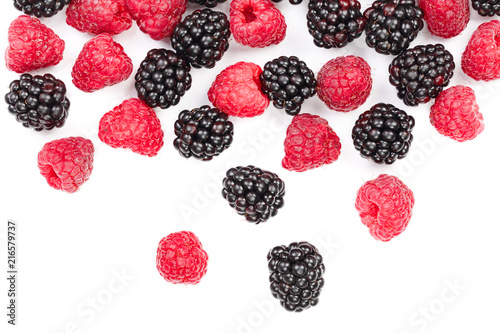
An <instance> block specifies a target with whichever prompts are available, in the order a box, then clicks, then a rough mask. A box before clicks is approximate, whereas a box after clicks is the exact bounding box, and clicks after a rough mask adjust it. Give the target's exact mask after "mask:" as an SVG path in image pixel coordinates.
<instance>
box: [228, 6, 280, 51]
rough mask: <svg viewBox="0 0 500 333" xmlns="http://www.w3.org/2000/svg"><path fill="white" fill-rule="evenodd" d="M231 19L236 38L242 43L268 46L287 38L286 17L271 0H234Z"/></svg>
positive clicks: (230, 13)
mask: <svg viewBox="0 0 500 333" xmlns="http://www.w3.org/2000/svg"><path fill="white" fill-rule="evenodd" d="M229 20H230V28H231V33H232V34H233V36H234V40H235V41H236V42H238V43H240V44H243V45H247V46H251V47H266V46H269V45H272V44H279V43H281V42H282V41H283V39H285V35H286V23H285V17H284V16H283V14H281V12H280V11H279V9H278V8H276V7H275V6H274V5H273V4H272V2H270V1H269V0H233V1H231V7H230V10H229Z"/></svg>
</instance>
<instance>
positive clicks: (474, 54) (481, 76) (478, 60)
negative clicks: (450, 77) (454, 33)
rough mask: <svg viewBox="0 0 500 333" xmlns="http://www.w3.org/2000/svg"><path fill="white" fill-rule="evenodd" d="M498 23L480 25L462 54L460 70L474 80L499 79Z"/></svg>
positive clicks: (499, 44) (499, 46) (499, 31)
mask: <svg viewBox="0 0 500 333" xmlns="http://www.w3.org/2000/svg"><path fill="white" fill-rule="evenodd" d="M499 35H500V21H498V20H492V21H490V22H486V23H483V24H481V25H480V26H479V27H478V28H477V29H476V31H474V33H473V34H472V37H471V39H470V40H469V43H468V44H467V47H466V48H465V51H464V53H463V54H462V70H463V71H464V73H465V74H467V75H468V76H470V77H471V78H473V79H474V80H478V81H479V80H483V81H491V80H495V79H498V78H500V38H499V37H498V36H499Z"/></svg>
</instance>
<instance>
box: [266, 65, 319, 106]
mask: <svg viewBox="0 0 500 333" xmlns="http://www.w3.org/2000/svg"><path fill="white" fill-rule="evenodd" d="M260 83H261V89H262V92H263V93H264V94H266V95H267V97H268V98H269V99H270V100H271V101H272V102H273V104H274V106H275V107H276V108H278V109H283V108H284V109H285V111H286V113H288V114H289V115H296V114H298V113H299V112H300V107H301V105H302V103H303V102H304V100H306V99H307V98H309V97H311V96H314V95H315V94H316V85H317V82H316V78H315V77H314V72H313V71H312V70H311V69H309V67H307V65H306V63H305V62H303V61H301V60H299V58H297V57H296V56H291V57H286V56H281V57H279V58H276V59H274V60H272V61H269V62H267V63H266V64H265V65H264V69H263V70H262V73H261V74H260Z"/></svg>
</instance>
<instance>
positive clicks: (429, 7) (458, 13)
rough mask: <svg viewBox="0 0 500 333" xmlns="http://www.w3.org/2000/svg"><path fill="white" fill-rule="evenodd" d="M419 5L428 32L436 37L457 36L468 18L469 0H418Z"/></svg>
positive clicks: (465, 25) (467, 21)
mask: <svg viewBox="0 0 500 333" xmlns="http://www.w3.org/2000/svg"><path fill="white" fill-rule="evenodd" d="M419 6H420V8H422V10H423V11H424V19H425V21H426V22H427V28H428V29H429V32H430V33H431V34H433V35H436V36H438V37H443V38H451V37H455V36H457V35H458V34H460V33H461V32H462V31H463V30H464V29H465V27H467V23H469V20H470V10H469V0H453V1H449V0H420V2H419Z"/></svg>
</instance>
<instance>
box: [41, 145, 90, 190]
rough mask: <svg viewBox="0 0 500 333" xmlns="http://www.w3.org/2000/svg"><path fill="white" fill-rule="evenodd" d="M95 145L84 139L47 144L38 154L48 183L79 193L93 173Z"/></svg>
mask: <svg viewBox="0 0 500 333" xmlns="http://www.w3.org/2000/svg"><path fill="white" fill-rule="evenodd" d="M93 162H94V145H93V144H92V141H90V140H88V139H85V138H82V137H69V138H64V139H59V140H54V141H51V142H48V143H46V144H45V145H44V146H43V148H42V150H41V151H40V152H39V153H38V168H39V169H40V173H41V174H42V176H44V177H45V179H46V180H47V183H48V184H49V185H50V186H51V187H53V188H55V189H58V190H61V191H64V192H68V193H73V192H76V191H78V189H79V188H80V186H82V184H83V183H85V182H86V181H87V180H88V179H89V178H90V174H91V173H92V168H93Z"/></svg>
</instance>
